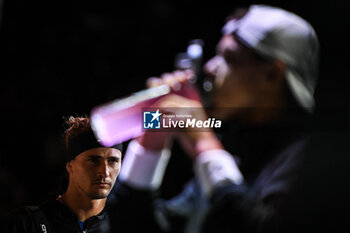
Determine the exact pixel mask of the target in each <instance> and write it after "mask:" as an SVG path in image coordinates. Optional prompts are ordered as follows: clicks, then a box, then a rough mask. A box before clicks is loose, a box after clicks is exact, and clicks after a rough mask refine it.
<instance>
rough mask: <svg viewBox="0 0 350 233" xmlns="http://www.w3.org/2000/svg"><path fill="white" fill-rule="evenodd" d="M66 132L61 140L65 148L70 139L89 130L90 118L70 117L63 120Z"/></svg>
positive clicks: (67, 146)
mask: <svg viewBox="0 0 350 233" xmlns="http://www.w3.org/2000/svg"><path fill="white" fill-rule="evenodd" d="M65 125H66V130H65V132H64V135H63V138H64V143H65V146H66V148H69V142H70V141H71V139H72V138H74V137H76V136H78V135H80V134H82V133H84V132H86V131H90V130H91V123H90V118H89V117H87V116H77V117H74V116H70V117H68V118H67V119H66V120H65Z"/></svg>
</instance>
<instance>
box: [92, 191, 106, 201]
mask: <svg viewBox="0 0 350 233" xmlns="http://www.w3.org/2000/svg"><path fill="white" fill-rule="evenodd" d="M109 193H110V190H108V191H107V190H106V191H100V192H95V193H91V194H90V198H91V199H105V198H107V197H108V195H109Z"/></svg>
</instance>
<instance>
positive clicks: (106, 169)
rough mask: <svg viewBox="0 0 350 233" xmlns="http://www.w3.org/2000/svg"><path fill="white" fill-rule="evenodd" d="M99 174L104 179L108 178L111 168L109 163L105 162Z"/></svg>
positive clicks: (100, 167)
mask: <svg viewBox="0 0 350 233" xmlns="http://www.w3.org/2000/svg"><path fill="white" fill-rule="evenodd" d="M98 174H99V175H100V176H102V177H108V176H109V174H110V167H109V166H108V161H103V162H101V164H100V165H99V167H98Z"/></svg>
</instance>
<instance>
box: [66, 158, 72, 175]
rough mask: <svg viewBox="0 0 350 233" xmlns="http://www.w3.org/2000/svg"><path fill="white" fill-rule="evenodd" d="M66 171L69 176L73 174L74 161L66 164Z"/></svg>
mask: <svg viewBox="0 0 350 233" xmlns="http://www.w3.org/2000/svg"><path fill="white" fill-rule="evenodd" d="M66 170H67V172H68V173H69V174H70V173H72V170H73V169H72V161H69V162H67V163H66Z"/></svg>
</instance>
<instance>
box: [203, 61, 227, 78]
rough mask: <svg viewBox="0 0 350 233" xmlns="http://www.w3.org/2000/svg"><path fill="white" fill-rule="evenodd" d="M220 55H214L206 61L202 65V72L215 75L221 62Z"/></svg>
mask: <svg viewBox="0 0 350 233" xmlns="http://www.w3.org/2000/svg"><path fill="white" fill-rule="evenodd" d="M222 59H223V58H222V57H221V56H215V57H213V58H211V59H210V60H209V61H207V63H205V65H204V72H205V73H206V74H207V75H209V76H212V77H215V76H216V75H217V72H218V68H219V65H220V64H221V63H222Z"/></svg>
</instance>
